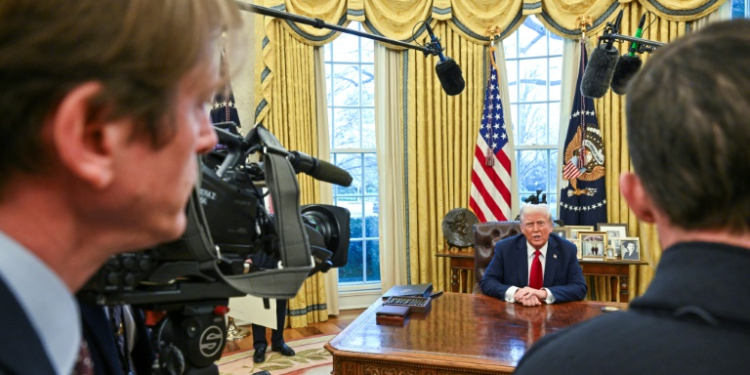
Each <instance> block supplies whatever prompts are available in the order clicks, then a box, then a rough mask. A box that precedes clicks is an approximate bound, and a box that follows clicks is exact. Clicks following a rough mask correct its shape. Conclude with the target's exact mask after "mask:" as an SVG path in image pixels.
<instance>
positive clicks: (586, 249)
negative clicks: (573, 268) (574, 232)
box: [578, 232, 607, 260]
mask: <svg viewBox="0 0 750 375" xmlns="http://www.w3.org/2000/svg"><path fill="white" fill-rule="evenodd" d="M578 239H579V240H581V251H582V253H583V259H590V260H604V258H605V256H606V254H605V252H606V251H607V233H606V232H578Z"/></svg>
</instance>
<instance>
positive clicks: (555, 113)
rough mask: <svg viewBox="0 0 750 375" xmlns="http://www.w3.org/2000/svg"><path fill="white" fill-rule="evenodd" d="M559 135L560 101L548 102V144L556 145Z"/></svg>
mask: <svg viewBox="0 0 750 375" xmlns="http://www.w3.org/2000/svg"><path fill="white" fill-rule="evenodd" d="M559 137H560V103H559V102H557V103H549V144H551V145H557V140H558V139H559Z"/></svg>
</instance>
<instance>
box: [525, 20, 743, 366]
mask: <svg viewBox="0 0 750 375" xmlns="http://www.w3.org/2000/svg"><path fill="white" fill-rule="evenodd" d="M748 51H750V20H733V21H730V22H722V23H718V24H713V25H709V26H707V27H706V28H705V29H701V30H698V31H697V32H695V33H692V34H689V35H687V36H684V37H682V38H680V39H678V40H676V41H674V42H672V43H670V44H667V45H666V46H663V47H660V48H659V49H658V50H657V51H656V53H654V54H653V55H652V56H651V58H649V60H648V62H647V63H646V64H645V66H644V68H643V69H642V70H641V71H640V73H638V75H637V76H636V77H635V79H634V80H633V81H632V82H631V83H630V86H629V87H630V89H629V92H628V95H627V111H626V117H627V121H628V124H627V137H626V139H627V140H628V150H629V152H630V156H631V158H632V165H633V167H634V172H625V173H623V174H622V175H621V176H620V190H621V193H622V195H623V197H624V198H625V199H626V200H627V202H628V205H629V206H630V209H631V210H632V212H633V213H634V214H635V215H636V216H637V217H638V218H639V219H640V220H642V221H645V222H649V223H655V224H656V227H657V228H658V229H659V230H658V234H659V242H660V243H661V246H662V248H663V249H664V251H663V254H662V256H661V259H660V261H659V264H658V267H657V268H656V273H655V275H654V278H653V280H651V284H650V285H649V287H648V290H646V293H645V294H644V295H643V296H641V297H639V298H636V299H634V300H633V301H632V302H630V306H629V307H628V310H627V311H623V312H615V313H611V314H607V315H604V316H601V317H599V318H596V319H592V320H590V321H587V322H584V323H582V324H579V325H576V326H574V327H570V328H569V329H566V330H562V331H558V332H555V333H553V334H550V335H548V336H545V337H543V338H542V339H541V340H539V341H538V342H537V343H536V344H535V345H534V346H533V347H532V348H531V350H529V351H528V352H527V353H526V355H525V356H524V357H523V358H522V360H521V362H520V363H519V365H518V368H517V370H516V371H515V372H514V374H516V375H526V374H545V375H546V374H550V373H555V374H581V375H586V374H608V375H619V374H623V375H624V374H651V375H661V374H664V375H667V374H670V375H671V374H682V375H692V374H696V375H697V374H746V373H747V372H748V369H750V356H748V355H747V353H748V349H750V314H748V311H750V289H748V285H750V272H748V270H750V194H748V192H750V179H748V178H747V172H748V168H750V167H749V166H750V152H748V145H750V121H748V119H749V118H750V60H748ZM551 364H552V365H551Z"/></svg>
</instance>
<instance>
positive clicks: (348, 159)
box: [333, 154, 362, 211]
mask: <svg viewBox="0 0 750 375" xmlns="http://www.w3.org/2000/svg"><path fill="white" fill-rule="evenodd" d="M334 165H336V166H337V167H339V168H341V169H344V170H345V171H347V172H349V174H351V175H352V184H351V186H349V187H344V186H339V185H333V186H334V189H333V193H334V194H335V195H342V194H357V193H359V187H360V186H362V158H361V156H360V154H334ZM360 211H361V209H360Z"/></svg>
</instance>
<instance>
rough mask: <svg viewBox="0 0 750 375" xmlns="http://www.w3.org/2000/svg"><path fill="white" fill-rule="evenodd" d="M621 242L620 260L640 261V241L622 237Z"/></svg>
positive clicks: (635, 238)
mask: <svg viewBox="0 0 750 375" xmlns="http://www.w3.org/2000/svg"><path fill="white" fill-rule="evenodd" d="M620 240H621V241H622V260H641V239H640V238H638V237H624V238H621V239H620Z"/></svg>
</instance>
